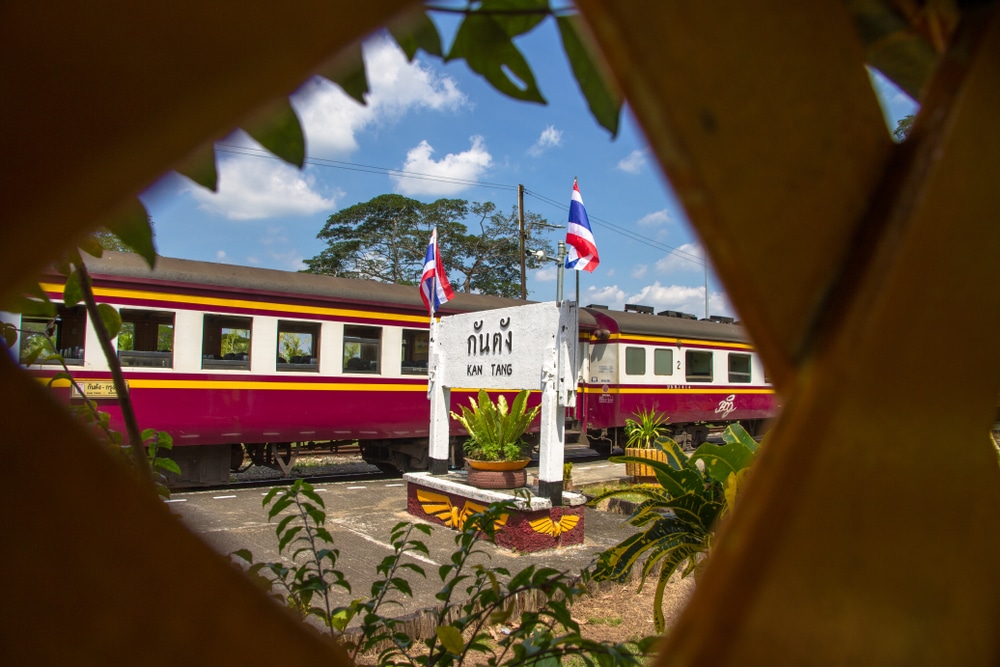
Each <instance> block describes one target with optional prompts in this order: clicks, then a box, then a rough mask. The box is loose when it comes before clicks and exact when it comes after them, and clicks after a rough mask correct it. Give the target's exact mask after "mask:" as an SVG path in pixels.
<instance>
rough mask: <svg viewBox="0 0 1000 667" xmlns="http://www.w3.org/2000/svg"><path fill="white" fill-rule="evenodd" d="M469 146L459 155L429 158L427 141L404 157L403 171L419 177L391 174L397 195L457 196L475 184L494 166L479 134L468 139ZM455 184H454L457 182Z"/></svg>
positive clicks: (429, 150) (430, 149) (430, 154)
mask: <svg viewBox="0 0 1000 667" xmlns="http://www.w3.org/2000/svg"><path fill="white" fill-rule="evenodd" d="M470 141H471V142H472V146H471V147H470V148H469V150H467V151H463V152H461V153H448V154H447V155H445V156H444V157H443V158H441V159H440V160H434V158H433V157H432V155H433V153H434V148H433V147H432V146H431V145H430V144H429V143H427V141H426V140H424V141H421V142H420V144H418V145H417V146H416V147H414V148H411V149H410V150H409V151H408V152H407V154H406V162H404V163H403V167H402V171H404V172H407V173H410V174H414V175H416V176H419V177H406V176H399V175H392V177H391V178H392V180H393V181H395V183H396V192H398V193H400V194H404V195H408V196H418V195H431V196H436V197H445V196H450V195H455V194H458V193H459V192H462V191H463V190H465V189H466V188H468V187H469V183H468V181H476V180H478V179H479V177H480V176H481V175H482V174H483V173H484V172H485V171H486V170H487V169H489V167H490V165H492V164H493V158H492V156H491V155H490V153H489V151H487V150H486V142H485V141H484V140H483V138H482V137H481V136H479V135H476V136H473V137H470ZM456 181H457V182H456Z"/></svg>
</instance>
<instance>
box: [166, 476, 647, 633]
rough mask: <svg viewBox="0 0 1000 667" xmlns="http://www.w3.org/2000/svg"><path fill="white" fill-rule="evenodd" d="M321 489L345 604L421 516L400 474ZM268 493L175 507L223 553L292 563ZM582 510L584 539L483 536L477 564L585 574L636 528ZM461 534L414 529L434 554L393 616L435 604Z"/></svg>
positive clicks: (192, 495) (194, 496)
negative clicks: (442, 571) (544, 541)
mask: <svg viewBox="0 0 1000 667" xmlns="http://www.w3.org/2000/svg"><path fill="white" fill-rule="evenodd" d="M624 468H625V467H624V465H622V464H610V463H608V462H607V461H595V462H588V463H576V464H574V467H573V479H574V482H575V484H577V485H580V484H584V483H587V484H591V483H612V482H615V481H618V480H619V479H622V478H625V470H624ZM532 472H534V471H532ZM529 478H530V474H529ZM584 480H585V481H584ZM315 488H316V490H317V493H319V495H320V497H322V498H323V500H324V503H325V505H326V512H327V522H326V525H327V528H328V530H329V531H330V533H331V534H332V536H333V539H334V546H335V548H337V549H339V550H340V554H341V557H340V561H339V562H338V564H337V566H338V569H340V570H343V571H344V574H345V576H346V577H347V579H348V580H349V581H350V582H351V588H352V593H346V592H341V591H339V590H338V591H337V595H338V596H342V597H343V600H342V601H340V602H338V604H345V603H346V602H348V601H349V600H350V599H353V598H354V597H358V596H360V595H366V594H367V591H369V589H370V587H371V583H372V581H374V579H375V575H376V573H375V565H376V564H377V563H379V562H380V561H381V560H382V558H384V557H385V556H387V555H389V554H391V553H392V547H391V545H390V544H389V534H390V532H391V531H392V528H393V527H394V526H395V525H396V524H398V523H400V522H407V523H420V522H421V520H420V519H418V518H416V517H414V516H412V515H410V514H409V513H408V512H407V489H406V483H405V482H404V481H403V480H400V479H387V480H379V481H376V482H360V483H359V482H353V483H352V482H339V483H329V484H317V485H315ZM266 492H267V489H241V490H238V491H230V492H220V491H192V492H185V493H175V494H174V496H173V498H172V502H170V503H169V506H170V508H171V510H172V511H173V512H174V513H175V514H176V515H177V516H178V517H179V519H180V520H181V521H182V522H183V523H184V524H185V525H187V526H188V528H189V529H190V530H191V531H192V532H194V533H195V534H197V535H199V536H200V537H201V538H202V539H204V540H205V541H206V543H208V544H209V545H210V546H211V547H212V548H213V549H215V550H216V551H217V552H218V553H219V554H221V555H222V556H223V557H226V556H228V554H230V553H232V552H233V551H236V550H238V549H249V550H250V551H251V552H253V555H254V558H255V560H256V561H258V562H259V561H264V560H266V561H278V562H286V563H288V562H289V558H288V554H287V553H284V554H279V553H278V551H277V539H276V537H275V534H274V527H275V525H276V524H277V520H274V521H271V522H269V521H268V519H267V510H266V509H265V508H263V507H262V506H261V500H262V498H263V496H264V494H265V493H266ZM580 508H581V509H582V512H583V516H584V519H583V521H584V522H585V524H586V535H585V538H584V540H583V541H582V543H580V544H578V545H574V546H567V547H564V548H561V549H550V550H545V551H538V552H533V553H523V552H518V551H514V550H511V549H506V548H503V547H501V546H497V545H495V544H490V543H488V542H483V543H482V544H481V551H480V553H479V554H478V555H477V556H475V558H474V560H473V562H475V563H482V564H485V565H490V566H494V567H504V568H507V569H508V570H510V571H511V572H512V573H514V572H519V571H520V570H522V569H524V568H525V567H527V566H528V565H531V564H535V565H537V566H546V567H554V568H557V569H559V570H563V571H566V572H579V571H581V570H582V569H583V568H585V567H587V566H588V565H590V564H591V563H592V561H593V560H594V559H595V557H596V556H597V554H598V553H600V552H601V551H603V550H605V549H607V548H608V547H611V546H614V545H615V544H617V543H618V542H620V541H621V540H623V539H624V538H625V537H627V536H628V535H630V534H632V533H633V532H634V528H632V527H631V526H629V525H628V524H626V523H625V517H624V516H622V515H620V514H610V513H607V512H600V511H597V510H594V509H591V508H589V507H584V506H582V505H581V506H580ZM455 536H456V533H455V532H454V531H452V530H449V529H446V528H444V527H443V526H434V530H433V531H432V532H431V535H429V536H424V535H423V534H421V533H414V534H413V535H412V537H413V538H415V539H416V538H419V539H420V540H421V541H423V542H424V543H425V544H426V545H427V548H428V552H429V553H427V554H426V555H422V554H415V555H414V557H413V558H412V559H409V560H408V561H407V562H413V563H415V564H417V565H419V566H421V567H423V568H424V570H425V571H426V572H427V576H426V578H425V577H420V576H418V575H413V576H410V583H411V585H412V588H413V597H412V598H402V599H400V600H398V602H399V603H400V605H401V606H399V607H395V609H394V611H393V615H396V614H397V612H398V615H399V616H404V615H407V614H411V613H414V612H417V611H418V610H421V609H426V608H430V607H433V606H434V604H435V602H436V600H435V597H434V596H435V594H436V593H437V592H438V591H439V590H440V588H441V581H440V579H439V578H438V576H437V569H438V567H439V566H440V565H443V564H445V563H448V562H450V558H451V554H452V553H453V552H454V550H455Z"/></svg>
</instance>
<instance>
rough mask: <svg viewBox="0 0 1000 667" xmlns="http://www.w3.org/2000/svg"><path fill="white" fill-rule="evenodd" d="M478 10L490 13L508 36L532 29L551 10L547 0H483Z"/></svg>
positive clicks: (514, 35)
mask: <svg viewBox="0 0 1000 667" xmlns="http://www.w3.org/2000/svg"><path fill="white" fill-rule="evenodd" d="M479 11H481V12H486V13H492V14H491V17H492V18H493V20H495V21H496V22H497V24H499V25H500V27H502V28H503V30H504V32H506V33H507V35H508V36H510V37H517V36H518V35H523V34H524V33H526V32H529V31H530V30H533V29H534V28H535V26H537V25H538V24H539V23H541V22H542V21H544V20H545V17H546V16H548V14H549V13H550V12H551V10H550V9H549V0H483V2H482V4H481V5H480V10H479Z"/></svg>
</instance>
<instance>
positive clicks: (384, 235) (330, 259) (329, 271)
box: [305, 194, 551, 298]
mask: <svg viewBox="0 0 1000 667" xmlns="http://www.w3.org/2000/svg"><path fill="white" fill-rule="evenodd" d="M524 219H525V224H524V228H525V244H526V247H528V248H531V249H532V250H539V249H541V250H545V251H546V253H551V244H550V243H549V242H548V241H546V240H545V239H542V238H540V233H541V232H542V231H543V230H544V229H546V228H547V227H549V225H548V224H547V223H546V221H545V219H544V218H542V216H540V215H539V214H537V213H530V212H527V211H526V212H525V214H524ZM434 227H437V230H438V245H439V247H440V250H441V258H442V261H443V262H444V266H445V270H446V271H447V273H448V278H449V280H450V281H451V284H452V287H453V288H454V289H455V290H456V291H460V292H476V293H481V294H494V295H497V296H506V297H514V298H516V297H518V296H520V293H521V282H520V241H519V233H520V231H519V230H520V228H519V224H518V215H517V207H516V206H515V207H513V209H512V210H511V211H510V213H506V214H505V213H503V212H502V211H500V210H499V209H498V208H497V206H496V204H494V203H492V202H485V203H480V202H472V203H470V202H468V201H466V200H464V199H438V200H437V201H434V202H431V203H426V204H425V203H422V202H419V201H416V200H414V199H410V198H408V197H403V196H402V195H397V194H385V195H379V196H378V197H375V198H373V199H371V200H369V201H366V202H362V203H360V204H355V205H354V206H351V207H349V208H346V209H344V210H342V211H338V212H337V213H334V214H333V215H331V216H330V217H329V218H328V219H327V221H326V224H325V225H324V226H323V229H321V230H320V232H319V234H317V238H319V239H321V240H323V241H325V242H326V243H327V244H328V246H327V248H325V249H324V250H323V251H322V252H320V253H319V254H318V255H316V256H315V257H313V258H312V259H307V260H305V263H306V266H307V267H308V268H307V269H306V272H307V273H319V274H325V275H332V276H340V277H344V278H358V279H365V280H376V281H379V282H386V283H396V284H402V285H416V284H417V282H418V281H419V280H420V274H421V271H422V270H423V264H424V255H425V254H426V252H427V244H428V241H429V239H430V234H431V230H432V229H433V228H434ZM470 227H471V228H472V231H471V232H470ZM540 265H541V260H539V259H538V258H536V257H535V256H534V255H528V257H527V258H526V267H527V268H538V267H539V266H540Z"/></svg>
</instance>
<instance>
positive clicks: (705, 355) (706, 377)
mask: <svg viewBox="0 0 1000 667" xmlns="http://www.w3.org/2000/svg"><path fill="white" fill-rule="evenodd" d="M684 363H685V365H686V366H687V381H688V382H711V381H712V353H711V352H709V351H707V350H687V351H685V353H684Z"/></svg>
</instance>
